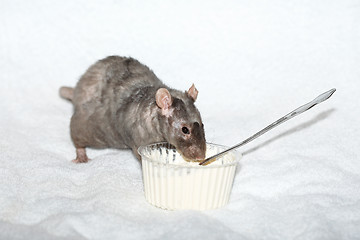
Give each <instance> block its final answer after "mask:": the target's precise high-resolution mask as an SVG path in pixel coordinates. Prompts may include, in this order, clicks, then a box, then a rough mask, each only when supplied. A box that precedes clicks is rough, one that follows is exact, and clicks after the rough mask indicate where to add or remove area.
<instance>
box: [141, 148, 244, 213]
mask: <svg viewBox="0 0 360 240" xmlns="http://www.w3.org/2000/svg"><path fill="white" fill-rule="evenodd" d="M225 149H226V147H224V146H220V145H216V144H212V143H207V150H206V157H209V156H212V155H214V154H216V153H218V152H220V151H222V150H225ZM138 152H139V154H140V155H141V160H142V171H143V182H144V190H145V197H146V200H147V201H148V202H149V203H151V204H152V205H154V206H156V207H160V208H163V209H168V210H175V209H196V210H205V209H214V208H219V207H222V206H224V205H226V204H227V203H228V202H229V198H230V193H231V189H232V184H233V181H234V176H235V172H236V166H237V164H238V161H239V160H240V158H241V154H239V153H237V152H236V151H232V152H230V153H228V154H226V155H225V156H223V157H221V158H219V159H218V160H216V161H214V162H213V163H211V164H209V165H206V166H200V165H199V163H195V162H186V161H185V160H184V159H183V158H182V156H181V155H180V154H179V153H178V152H177V151H176V150H175V149H174V148H173V147H172V146H171V145H170V144H167V143H157V144H152V145H148V146H142V147H140V148H139V149H138Z"/></svg>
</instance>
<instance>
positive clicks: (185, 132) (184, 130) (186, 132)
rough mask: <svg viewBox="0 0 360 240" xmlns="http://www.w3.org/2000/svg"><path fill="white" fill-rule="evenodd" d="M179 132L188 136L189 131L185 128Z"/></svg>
mask: <svg viewBox="0 0 360 240" xmlns="http://www.w3.org/2000/svg"><path fill="white" fill-rule="evenodd" d="M181 130H182V132H183V133H184V134H189V133H190V131H189V129H188V128H187V127H183V128H182V129H181Z"/></svg>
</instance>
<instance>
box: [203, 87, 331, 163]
mask: <svg viewBox="0 0 360 240" xmlns="http://www.w3.org/2000/svg"><path fill="white" fill-rule="evenodd" d="M335 91H336V89H335V88H333V89H331V90H329V91H327V92H325V93H323V94H321V95H319V96H318V97H317V98H315V99H314V100H312V101H311V102H309V103H307V104H305V105H302V106H301V107H298V108H297V109H295V110H294V111H292V112H290V113H288V114H286V115H285V116H283V117H282V118H280V119H278V120H277V121H275V122H273V123H272V124H270V125H269V126H267V127H265V128H264V129H262V130H260V131H259V132H257V133H255V134H254V135H252V136H251V137H249V138H247V139H245V140H244V141H242V142H241V143H239V144H237V145H235V146H233V147H231V148H229V149H227V150H225V151H222V152H220V153H218V154H215V155H214V156H211V157H208V158H206V159H205V160H204V161H202V162H201V163H199V165H207V164H210V162H209V161H211V160H212V159H214V158H218V157H220V156H223V155H224V154H226V153H228V152H230V151H232V150H234V149H235V148H238V147H241V146H243V145H245V144H247V143H249V142H251V141H252V140H254V139H255V138H257V137H259V136H261V135H263V134H264V133H266V132H267V131H269V130H271V129H273V128H274V127H276V126H278V125H279V124H281V123H283V122H285V121H287V120H289V119H291V118H293V117H295V116H297V115H299V114H301V113H303V112H305V111H307V110H309V109H310V108H312V107H313V106H315V105H316V104H319V103H321V102H323V101H325V100H326V99H328V98H329V97H331V95H333V93H334V92H335ZM215 161H216V159H215ZM212 162H213V161H212Z"/></svg>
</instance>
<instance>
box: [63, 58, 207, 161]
mask: <svg viewBox="0 0 360 240" xmlns="http://www.w3.org/2000/svg"><path fill="white" fill-rule="evenodd" d="M160 88H166V89H167V90H168V92H169V93H170V94H171V99H172V102H171V107H170V109H168V111H167V114H164V111H162V109H161V108H160V107H159V106H158V105H157V102H156V99H155V95H156V93H157V91H158V90H159V89H160ZM193 89H195V87H194V86H193ZM195 91H196V95H195V96H194V95H191V93H189V92H190V90H189V92H181V91H178V90H175V89H171V88H169V87H167V86H166V85H165V84H163V83H162V82H161V81H160V80H159V79H158V78H157V77H156V75H155V74H154V73H153V72H152V71H151V70H150V69H149V68H148V67H147V66H145V65H143V64H141V63H140V62H138V61H137V60H135V59H133V58H125V57H118V56H110V57H107V58H105V59H103V60H100V61H98V62H96V63H95V64H94V65H92V66H91V67H90V68H89V69H88V70H87V71H86V72H85V74H84V75H83V76H82V77H81V78H80V80H79V82H78V83H77V85H76V87H75V88H74V89H72V88H69V87H62V88H61V89H60V95H61V96H62V97H64V98H67V99H69V100H71V101H72V103H73V104H74V114H73V116H72V118H71V123H70V129H71V138H72V140H73V143H74V145H75V147H76V149H77V151H76V152H77V158H76V159H75V160H74V161H75V162H87V161H88V158H87V156H86V152H85V148H86V147H94V148H131V149H132V150H133V152H134V154H135V155H136V156H137V157H138V158H139V155H138V153H137V148H138V147H139V146H142V145H147V144H150V143H155V142H162V141H166V142H169V143H170V144H172V145H174V146H175V147H176V148H177V149H178V150H179V151H180V152H181V153H182V154H183V155H184V156H185V157H187V158H189V159H203V158H204V157H205V150H206V143H205V134H204V129H203V124H202V120H201V117H200V113H199V111H198V110H197V108H196V107H195V105H194V101H195V99H196V96H197V90H196V89H195ZM184 126H186V127H187V128H188V129H189V130H190V134H184V133H183V132H182V128H183V127H184Z"/></svg>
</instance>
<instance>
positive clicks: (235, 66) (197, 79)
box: [0, 0, 360, 239]
mask: <svg viewBox="0 0 360 240" xmlns="http://www.w3.org/2000/svg"><path fill="white" fill-rule="evenodd" d="M359 24H360V3H359V1H356V0H353V1H351V0H342V1H335V0H329V1H320V0H313V1H306V0H302V1H280V0H275V1H265V0H255V1H250V0H242V1H190V0H183V1H160V0H155V1H130V0H125V1H115V0H113V1H110V0H106V1H85V0H84V1H39V0H34V1H10V0H2V1H1V2H0V97H1V98H0V99H1V101H0V109H1V112H0V136H1V137H0V238H1V239H201V238H203V239H298V238H299V239H354V238H358V237H359V236H360V227H359V226H360V190H359V187H360V159H359V153H358V151H359V139H360V134H359V125H360V124H359V116H360V108H359V99H358V96H359V90H360V88H359V86H360V80H359V78H360V27H359ZM108 55H122V56H131V57H134V58H136V59H138V60H140V61H141V62H142V63H144V64H146V65H148V66H149V67H150V68H151V69H153V71H154V72H155V74H156V75H157V76H158V77H159V78H160V79H161V80H162V81H163V82H165V83H166V84H167V85H169V86H171V87H173V88H177V89H180V90H187V89H188V88H189V87H190V86H191V84H192V83H195V85H196V87H197V89H198V90H199V96H198V100H197V103H196V105H197V107H198V108H199V110H200V112H201V114H202V117H203V120H204V123H205V130H206V138H207V141H209V142H214V143H218V144H223V145H233V144H235V143H238V142H240V141H241V140H243V139H245V138H247V137H248V136H250V135H252V134H253V133H255V132H256V131H258V130H259V129H261V128H263V127H265V126H266V125H267V124H269V123H271V122H272V121H274V120H276V119H278V118H279V117H281V116H282V115H284V114H286V113H288V112H290V111H291V110H293V109H295V108H296V107H298V106H300V105H302V104H304V103H306V102H308V101H310V100H312V99H313V98H314V97H316V96H317V95H319V94H320V93H322V92H324V91H327V90H329V89H331V88H334V87H335V88H337V92H336V93H335V94H334V95H333V97H332V98H331V99H329V100H328V101H326V102H324V103H322V104H321V105H319V106H317V107H315V108H313V109H311V110H310V111H309V112H307V113H305V114H303V115H301V116H299V117H297V118H295V119H293V120H291V121H289V122H287V123H285V124H283V125H281V127H278V128H276V129H274V130H272V131H271V132H269V133H267V134H266V135H264V136H262V137H261V138H259V139H257V140H256V141H254V142H252V143H251V144H249V145H247V146H245V147H243V148H241V149H240V152H242V153H243V154H244V157H243V159H242V161H241V163H240V166H239V170H238V173H237V175H236V178H235V181H234V186H233V191H232V195H231V198H230V202H229V204H228V205H226V206H225V207H224V208H221V209H216V210H210V211H165V210H161V209H158V208H155V207H153V206H151V205H149V204H148V203H147V202H146V200H145V197H144V194H143V186H142V178H141V169H140V164H139V162H138V161H137V160H136V159H135V157H134V156H133V155H132V153H131V151H127V150H114V149H107V150H93V149H89V150H88V155H89V157H90V158H91V159H92V160H91V161H90V162H89V163H87V164H78V165H76V164H74V163H72V162H71V160H72V159H73V158H74V157H75V149H74V147H73V145H72V142H71V139H70V136H69V122H70V117H71V114H72V106H71V104H70V103H69V102H67V101H65V100H63V99H60V98H59V96H58V89H59V87H60V86H63V85H68V86H74V85H75V84H76V82H77V80H78V79H79V77H80V76H81V74H83V73H84V72H85V70H86V69H87V67H89V66H90V65H91V64H93V63H94V62H95V61H97V60H98V59H101V58H104V57H106V56H108Z"/></svg>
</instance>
